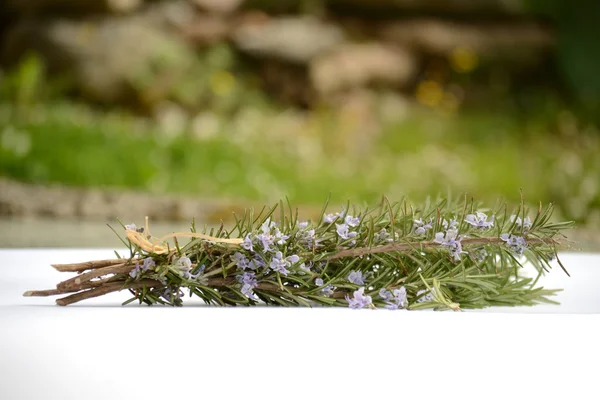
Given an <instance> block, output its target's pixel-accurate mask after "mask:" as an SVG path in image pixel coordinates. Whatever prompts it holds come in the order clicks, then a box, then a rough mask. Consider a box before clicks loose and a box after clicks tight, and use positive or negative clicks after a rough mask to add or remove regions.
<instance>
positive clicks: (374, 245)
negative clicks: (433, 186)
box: [25, 199, 572, 310]
mask: <svg viewBox="0 0 600 400" xmlns="http://www.w3.org/2000/svg"><path fill="white" fill-rule="evenodd" d="M276 208H277V207H274V208H271V209H263V210H262V211H261V212H260V213H259V214H258V215H254V213H253V211H252V210H249V211H247V212H246V213H245V215H244V216H243V217H242V218H240V219H236V224H235V226H234V227H233V228H232V229H230V230H226V229H224V227H223V226H221V227H220V228H219V229H217V230H214V229H211V230H210V232H207V229H206V228H205V229H204V231H203V232H202V233H197V232H196V226H195V224H192V229H191V233H175V234H172V235H169V237H170V238H172V239H173V240H174V244H171V245H170V244H169V243H168V242H167V237H165V238H162V239H154V238H153V237H152V236H151V234H150V232H149V229H148V223H147V222H146V227H145V228H139V229H138V228H137V227H136V226H135V225H126V226H124V228H125V230H126V239H125V240H124V244H125V245H126V246H128V247H129V249H130V254H129V255H128V256H127V257H124V258H121V257H119V258H118V259H115V260H103V261H92V262H86V263H80V264H68V265H54V267H55V268H56V269H58V270H59V271H76V272H79V273H80V274H79V275H78V276H76V277H74V278H71V279H68V280H66V281H64V282H61V283H59V284H58V285H57V288H56V289H51V290H45V291H29V292H26V293H25V296H48V295H61V294H69V295H68V296H67V297H65V298H62V299H59V300H57V304H59V305H68V304H72V303H75V302H78V301H81V300H84V299H88V298H92V297H97V296H101V295H104V294H106V293H110V292H114V291H119V290H122V289H129V291H130V292H131V293H132V294H133V295H134V297H133V298H132V299H131V300H129V301H127V302H125V303H124V304H127V303H129V302H131V301H134V300H139V302H140V304H141V303H146V304H148V305H153V304H168V305H176V306H179V305H182V302H183V295H184V294H183V292H182V289H184V290H188V291H189V295H190V296H197V297H199V298H200V299H202V300H203V301H204V302H205V303H207V304H212V305H220V306H225V305H256V304H259V303H266V304H270V305H280V306H311V305H315V304H321V305H324V306H342V307H350V308H355V309H357V308H383V307H385V308H388V309H402V308H406V309H413V310H414V309H422V308H435V309H442V310H443V309H453V310H459V309H461V308H483V307H489V306H502V305H504V306H521V305H534V304H536V303H539V302H552V300H550V299H549V298H548V297H549V296H552V295H553V294H554V293H555V292H556V290H548V289H544V288H541V287H536V284H537V281H538V279H539V277H540V276H541V275H543V274H544V273H545V272H548V271H549V270H550V268H551V267H552V263H553V260H555V259H556V260H557V262H558V263H559V265H560V266H561V267H562V268H563V270H564V267H563V266H562V264H560V261H558V259H557V255H556V251H557V246H559V245H560V244H561V243H563V242H564V236H563V235H562V231H563V230H564V229H566V228H569V227H570V226H571V225H572V224H571V223H568V222H563V223H555V222H551V220H550V217H551V214H552V210H553V207H552V206H551V205H550V206H548V207H545V208H542V207H540V208H539V210H538V211H537V214H536V215H535V216H534V217H533V218H531V217H530V216H529V213H528V210H527V209H526V208H525V207H524V206H523V204H521V206H520V207H518V208H517V209H516V210H515V211H514V213H510V212H509V211H508V209H507V206H506V205H500V206H497V207H495V208H493V209H483V208H479V207H477V206H476V204H475V203H474V202H473V201H472V200H471V201H466V200H465V201H464V203H463V204H449V203H448V201H447V200H446V199H444V200H439V201H437V202H435V203H431V202H428V203H426V204H425V205H424V206H421V207H413V206H412V205H411V204H409V203H408V202H407V201H401V202H398V203H393V204H392V203H389V202H388V201H387V200H385V199H384V201H382V204H381V205H380V206H378V207H375V208H372V209H365V210H362V211H360V210H358V209H355V208H352V207H350V205H349V204H348V205H347V206H346V207H345V208H343V209H342V210H341V212H337V213H335V214H328V213H327V205H325V207H324V208H323V211H322V213H321V215H320V217H319V218H318V219H317V220H316V221H301V220H299V218H298V211H297V210H296V211H294V210H293V209H292V207H291V206H290V205H289V203H288V204H287V205H284V203H283V202H282V203H280V204H279V210H276ZM276 211H278V213H276ZM275 214H278V215H279V223H276V222H275V221H274V216H275ZM185 237H191V240H190V241H189V242H188V243H187V244H183V243H180V240H182V239H183V238H185ZM117 256H118V254H117ZM523 256H524V257H525V258H526V259H528V260H529V261H530V262H531V264H532V265H533V266H534V267H535V269H536V270H537V277H536V278H527V277H524V276H522V274H521V271H520V269H521V268H522V267H523V264H522V262H523V260H524V259H523ZM565 273H566V270H565Z"/></svg>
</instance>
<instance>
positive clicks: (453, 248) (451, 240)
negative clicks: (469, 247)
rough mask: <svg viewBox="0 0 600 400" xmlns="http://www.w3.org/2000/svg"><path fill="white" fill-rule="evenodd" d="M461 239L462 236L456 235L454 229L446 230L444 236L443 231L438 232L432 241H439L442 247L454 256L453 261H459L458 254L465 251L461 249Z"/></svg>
mask: <svg viewBox="0 0 600 400" xmlns="http://www.w3.org/2000/svg"><path fill="white" fill-rule="evenodd" d="M461 240H462V236H459V237H457V236H456V231H448V232H446V235H445V236H444V233H443V232H438V233H436V234H435V239H434V241H435V242H436V243H440V244H441V245H442V247H445V248H446V249H448V251H449V252H450V255H452V256H453V257H454V260H455V261H460V255H461V254H462V253H465V252H464V251H463V250H462V244H461V243H460V241H461Z"/></svg>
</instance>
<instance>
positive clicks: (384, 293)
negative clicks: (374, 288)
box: [379, 288, 394, 301]
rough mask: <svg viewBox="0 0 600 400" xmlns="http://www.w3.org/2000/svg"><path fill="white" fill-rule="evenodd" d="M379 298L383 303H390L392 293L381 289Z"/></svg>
mask: <svg viewBox="0 0 600 400" xmlns="http://www.w3.org/2000/svg"><path fill="white" fill-rule="evenodd" d="M379 297H381V298H382V299H383V300H385V301H391V300H392V298H393V297H394V296H393V295H392V292H390V291H389V290H387V289H386V288H381V289H379Z"/></svg>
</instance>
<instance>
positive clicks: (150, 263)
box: [142, 257, 156, 271]
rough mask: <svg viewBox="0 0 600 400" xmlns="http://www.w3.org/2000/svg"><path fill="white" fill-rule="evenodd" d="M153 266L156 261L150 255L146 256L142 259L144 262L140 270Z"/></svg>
mask: <svg viewBox="0 0 600 400" xmlns="http://www.w3.org/2000/svg"><path fill="white" fill-rule="evenodd" d="M154 267H156V263H155V262H154V260H153V259H152V257H148V258H145V259H144V264H143V265H142V271H148V270H149V269H152V268H154Z"/></svg>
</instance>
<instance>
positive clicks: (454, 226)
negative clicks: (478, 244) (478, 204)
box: [442, 219, 458, 231]
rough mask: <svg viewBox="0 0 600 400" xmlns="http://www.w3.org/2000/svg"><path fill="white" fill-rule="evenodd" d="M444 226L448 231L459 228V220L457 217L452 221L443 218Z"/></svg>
mask: <svg viewBox="0 0 600 400" xmlns="http://www.w3.org/2000/svg"><path fill="white" fill-rule="evenodd" d="M442 226H443V227H444V229H445V230H447V231H452V230H458V221H457V220H455V219H451V220H450V221H447V220H443V221H442Z"/></svg>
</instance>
